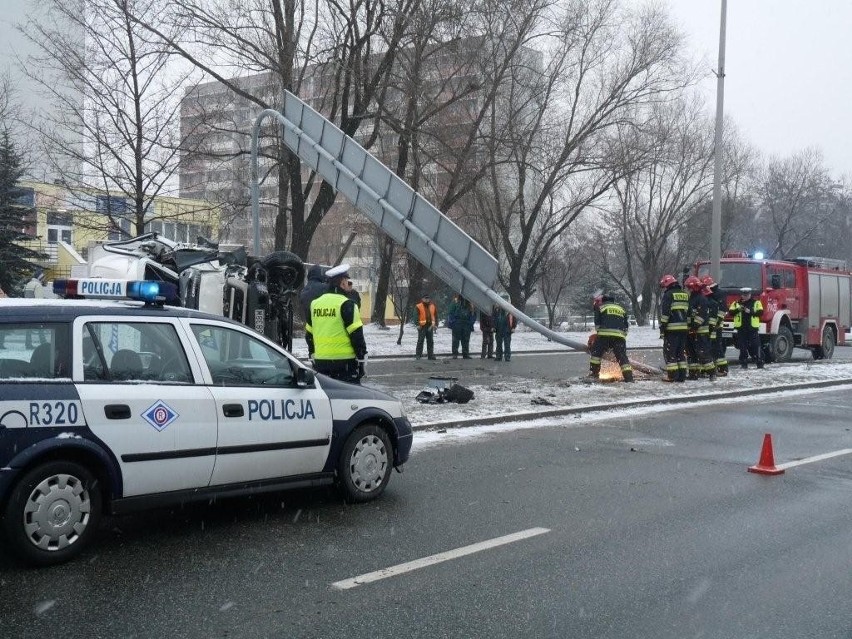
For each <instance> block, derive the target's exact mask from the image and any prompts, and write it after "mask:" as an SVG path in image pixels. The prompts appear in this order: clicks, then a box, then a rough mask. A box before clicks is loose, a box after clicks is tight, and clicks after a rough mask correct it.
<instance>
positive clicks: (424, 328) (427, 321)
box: [414, 293, 438, 359]
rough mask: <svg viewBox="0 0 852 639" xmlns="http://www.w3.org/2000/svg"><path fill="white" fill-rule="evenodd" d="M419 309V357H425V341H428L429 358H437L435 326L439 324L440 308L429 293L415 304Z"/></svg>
mask: <svg viewBox="0 0 852 639" xmlns="http://www.w3.org/2000/svg"><path fill="white" fill-rule="evenodd" d="M414 308H415V309H416V310H417V359H420V358H421V357H423V342H424V341H425V342H426V353H427V354H428V356H429V359H435V340H434V339H433V337H434V334H435V328H436V327H437V325H438V308H437V307H436V306H435V303H434V302H433V301H432V298H431V297H430V296H429V295H428V293H427V294H426V295H424V296H423V297H422V298H420V301H419V302H418V303H417V304H416V305H415V306H414Z"/></svg>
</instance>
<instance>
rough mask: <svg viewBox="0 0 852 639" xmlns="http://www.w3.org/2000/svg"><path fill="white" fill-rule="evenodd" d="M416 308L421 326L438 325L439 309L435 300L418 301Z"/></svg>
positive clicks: (418, 323) (418, 322)
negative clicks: (427, 301)
mask: <svg viewBox="0 0 852 639" xmlns="http://www.w3.org/2000/svg"><path fill="white" fill-rule="evenodd" d="M414 308H416V309H417V325H418V326H419V327H420V328H423V327H429V326H437V325H438V309H437V307H436V306H435V302H429V303H428V304H426V303H425V302H418V303H417V304H416V305H415V306H414Z"/></svg>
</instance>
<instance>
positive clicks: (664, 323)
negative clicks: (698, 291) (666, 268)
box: [660, 284, 689, 331]
mask: <svg viewBox="0 0 852 639" xmlns="http://www.w3.org/2000/svg"><path fill="white" fill-rule="evenodd" d="M688 314H689V293H687V292H686V291H684V290H683V289H682V288H681V286H680V284H672V285H671V286H669V287H668V288H667V289H666V290H665V292H664V293H663V299H662V300H661V301H660V331H686V330H687V328H688V327H687V323H686V322H687V316H688Z"/></svg>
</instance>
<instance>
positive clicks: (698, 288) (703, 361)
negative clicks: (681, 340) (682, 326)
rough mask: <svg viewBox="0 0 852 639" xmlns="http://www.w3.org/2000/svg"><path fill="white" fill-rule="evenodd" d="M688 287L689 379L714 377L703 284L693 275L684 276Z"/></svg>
mask: <svg viewBox="0 0 852 639" xmlns="http://www.w3.org/2000/svg"><path fill="white" fill-rule="evenodd" d="M684 285H685V286H686V288H687V289H689V291H690V293H689V319H688V325H689V332H688V333H687V335H688V336H687V339H686V358H687V361H688V362H689V379H698V378H700V377H705V376H706V377H709V378H710V379H711V380H714V379H716V364H715V362H714V361H713V354H712V352H711V350H710V309H709V307H708V304H707V298H706V297H705V296H704V292H703V291H704V285H703V284H702V283H701V280H700V279H698V278H697V277H696V276H695V275H690V276H689V277H687V278H686V281H685V282H684Z"/></svg>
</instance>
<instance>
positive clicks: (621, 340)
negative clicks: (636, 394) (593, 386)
mask: <svg viewBox="0 0 852 639" xmlns="http://www.w3.org/2000/svg"><path fill="white" fill-rule="evenodd" d="M594 306H595V330H596V334H597V338H596V339H595V340H594V341H593V343H592V346H591V348H590V349H589V354H590V355H591V357H590V358H589V377H592V378H594V379H598V378H599V377H600V374H601V358H602V357H603V355H604V353H606V352H607V351H612V354H613V355H615V359H616V361H618V364H619V365H620V366H621V377H622V379H624V381H625V382H632V381H633V367H632V366H631V365H630V359H629V358H628V357H627V326H628V324H627V313H626V312H625V310H624V308H623V307H622V306H620V305H619V304H616V303H615V300H614V299H613V297H612V295H605V294H601V295H599V296H598V297H596V298H595V304H594Z"/></svg>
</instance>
